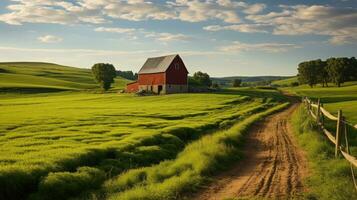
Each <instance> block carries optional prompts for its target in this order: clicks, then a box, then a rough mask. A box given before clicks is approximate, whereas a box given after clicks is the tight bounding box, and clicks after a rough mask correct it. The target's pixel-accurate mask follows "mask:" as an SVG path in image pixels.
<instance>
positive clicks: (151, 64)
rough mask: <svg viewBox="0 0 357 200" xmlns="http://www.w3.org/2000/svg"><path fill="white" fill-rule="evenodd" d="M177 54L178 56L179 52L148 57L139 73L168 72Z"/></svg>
mask: <svg viewBox="0 0 357 200" xmlns="http://www.w3.org/2000/svg"><path fill="white" fill-rule="evenodd" d="M176 56H178V54H174V55H168V56H161V57H154V58H148V59H147V60H146V62H145V63H144V65H143V66H142V67H141V69H140V71H139V74H152V73H160V72H166V70H167V69H168V68H169V67H170V64H171V63H172V61H173V60H174V59H175V58H176Z"/></svg>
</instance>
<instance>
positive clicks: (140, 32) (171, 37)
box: [94, 27, 191, 42]
mask: <svg viewBox="0 0 357 200" xmlns="http://www.w3.org/2000/svg"><path fill="white" fill-rule="evenodd" d="M94 30H95V31H96V32H110V33H119V34H126V35H127V36H129V39H130V40H136V39H138V38H139V36H142V37H146V38H154V39H155V40H158V41H161V42H172V41H187V40H189V39H191V36H188V35H184V34H181V33H166V32H162V33H160V32H153V31H145V30H144V29H134V28H122V27H98V28H96V29H94Z"/></svg>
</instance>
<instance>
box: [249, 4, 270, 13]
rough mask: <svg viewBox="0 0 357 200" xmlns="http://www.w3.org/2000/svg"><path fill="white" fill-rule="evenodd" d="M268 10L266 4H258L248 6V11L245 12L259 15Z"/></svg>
mask: <svg viewBox="0 0 357 200" xmlns="http://www.w3.org/2000/svg"><path fill="white" fill-rule="evenodd" d="M265 8H266V5H265V4H262V3H257V4H253V5H247V6H246V9H245V10H244V11H243V12H244V13H246V14H257V13H260V12H261V11H263V10H264V9H265Z"/></svg>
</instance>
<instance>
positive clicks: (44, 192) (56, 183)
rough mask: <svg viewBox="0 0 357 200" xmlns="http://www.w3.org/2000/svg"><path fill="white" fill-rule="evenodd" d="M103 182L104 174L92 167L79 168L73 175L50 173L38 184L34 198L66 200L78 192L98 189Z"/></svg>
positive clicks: (69, 173)
mask: <svg viewBox="0 0 357 200" xmlns="http://www.w3.org/2000/svg"><path fill="white" fill-rule="evenodd" d="M104 180H105V174H104V172H103V171H101V170H99V169H96V168H92V167H80V168H78V170H77V171H76V172H74V173H71V172H52V173H49V174H48V176H47V177H45V178H44V179H43V180H42V181H41V182H40V185H39V192H38V194H36V195H37V197H36V198H39V199H53V200H55V199H59V200H60V199H67V198H68V197H70V196H75V195H78V191H85V190H88V189H92V188H97V187H99V185H100V184H101V183H102V182H103V181H104Z"/></svg>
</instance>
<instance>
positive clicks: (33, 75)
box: [0, 62, 129, 93]
mask: <svg viewBox="0 0 357 200" xmlns="http://www.w3.org/2000/svg"><path fill="white" fill-rule="evenodd" d="M128 82H129V81H128V80H126V79H123V78H121V77H117V78H116V80H115V83H114V84H113V89H123V88H124V86H125V84H126V83H128ZM97 87H98V86H97V84H96V83H95V81H94V79H93V76H92V73H91V71H90V69H80V68H75V67H67V66H62V65H57V64H51V63H33V62H30V63H27V62H19V63H0V92H10V93H11V92H26V93H40V92H58V91H64V90H72V91H73V90H84V89H87V90H88V89H96V88H97Z"/></svg>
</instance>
